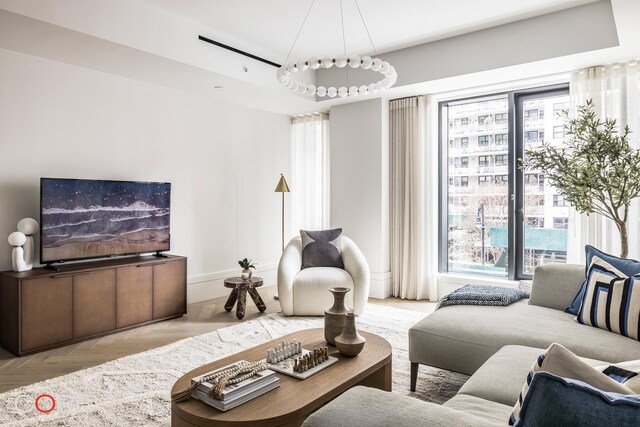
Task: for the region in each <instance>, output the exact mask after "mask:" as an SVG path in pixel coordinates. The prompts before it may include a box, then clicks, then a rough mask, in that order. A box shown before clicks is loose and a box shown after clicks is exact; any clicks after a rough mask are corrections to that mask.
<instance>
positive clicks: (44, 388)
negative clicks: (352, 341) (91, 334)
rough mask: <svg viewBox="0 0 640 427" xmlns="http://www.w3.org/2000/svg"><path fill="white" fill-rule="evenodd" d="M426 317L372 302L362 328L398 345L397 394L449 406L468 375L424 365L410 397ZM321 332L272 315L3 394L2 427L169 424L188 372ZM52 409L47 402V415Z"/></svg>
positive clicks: (304, 321)
mask: <svg viewBox="0 0 640 427" xmlns="http://www.w3.org/2000/svg"><path fill="white" fill-rule="evenodd" d="M423 317H424V313H420V312H415V311H408V310H401V309H397V308H393V307H384V306H379V305H374V304H369V305H368V307H367V311H366V313H365V314H363V315H362V316H360V317H359V318H358V319H357V326H358V328H359V329H361V330H364V331H368V332H372V333H375V334H378V335H380V336H382V337H384V338H385V339H386V340H388V341H389V342H390V343H391V345H392V347H393V390H394V392H396V393H401V394H405V395H412V396H415V397H418V398H420V399H423V400H428V401H433V402H436V403H442V402H444V401H446V400H447V399H449V398H450V397H452V396H453V395H454V394H455V393H456V392H457V391H458V389H459V388H460V386H461V385H462V384H463V383H464V381H466V379H467V378H468V377H467V376H465V375H461V374H456V373H452V372H448V371H442V370H438V369H430V368H427V367H424V366H421V368H420V378H419V381H418V387H419V389H418V391H417V392H416V393H410V392H409V361H408V358H407V352H408V338H407V332H408V330H409V328H410V327H411V326H412V325H413V324H414V323H416V322H417V321H418V320H420V319H422V318H423ZM322 326H323V319H322V318H321V317H283V316H281V315H278V314H273V315H269V316H264V317H261V318H259V319H256V320H252V321H249V322H245V323H239V324H237V325H234V326H231V327H228V328H224V329H220V330H218V331H214V332H210V333H207V334H203V335H199V336H195V337H192V338H187V339H184V340H181V341H177V342H175V343H173V344H169V345H166V346H163V347H159V348H157V349H154V350H149V351H145V352H142V353H138V354H135V355H132V356H127V357H123V358H121V359H117V360H114V361H111V362H108V363H104V364H102V365H99V366H95V367H93V368H89V369H85V370H82V371H78V372H74V373H72V374H68V375H64V376H61V377H57V378H53V379H51V380H47V381H43V382H40V383H36V384H32V385H29V386H26V387H21V388H18V389H15V390H12V391H9V392H6V393H3V394H0V425H2V426H34V425H37V426H43V427H49V426H73V427H77V426H91V427H101V426H169V424H170V415H171V406H170V397H169V393H170V391H171V387H172V386H173V384H174V383H175V382H176V380H177V379H178V378H180V377H181V376H182V375H184V373H185V372H188V371H190V370H192V369H194V368H196V367H198V366H201V365H204V364H206V363H209V362H211V361H213V360H217V359H220V358H222V357H225V356H228V355H230V354H233V353H236V352H238V351H241V350H243V349H246V348H249V347H253V346H255V345H257V344H260V343H263V342H265V341H268V340H272V339H275V338H278V337H280V336H282V335H286V334H288V333H291V332H295V331H297V330H300V329H308V328H318V327H322ZM44 393H46V394H50V395H52V396H53V397H54V398H55V399H56V407H55V409H54V410H53V411H51V412H50V413H48V414H42V413H39V412H38V411H37V410H36V408H35V407H34V400H35V399H36V397H37V396H39V395H41V394H44ZM49 403H50V400H48V399H46V398H43V399H42V400H41V409H47V408H48V406H47V405H48V404H49Z"/></svg>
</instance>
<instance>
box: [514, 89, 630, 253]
mask: <svg viewBox="0 0 640 427" xmlns="http://www.w3.org/2000/svg"><path fill="white" fill-rule="evenodd" d="M561 114H562V115H563V117H564V119H565V121H564V130H565V136H566V137H565V141H564V144H562V146H553V145H551V144H550V143H549V142H545V143H543V145H542V147H541V148H539V149H527V150H526V151H525V158H524V160H523V159H520V160H521V169H526V170H531V169H535V170H541V171H542V172H544V174H545V178H546V179H548V180H549V183H550V184H551V185H553V186H554V187H555V188H556V189H557V190H558V193H559V194H560V195H562V196H563V197H564V199H565V200H566V201H568V202H569V203H571V205H572V206H573V207H574V208H575V209H576V210H577V211H578V212H580V213H586V214H592V213H595V214H600V215H603V216H605V217H606V218H609V219H610V220H612V221H613V222H614V223H615V225H616V227H617V228H618V231H619V232H620V247H621V253H620V256H621V257H623V258H626V257H627V255H628V253H629V239H628V235H627V221H628V219H629V208H630V206H631V202H632V200H633V199H635V198H636V197H638V195H640V151H639V150H637V149H634V148H632V147H631V146H630V145H629V134H630V133H631V130H630V129H629V127H628V126H625V127H624V129H623V130H622V131H621V132H619V131H618V125H617V122H616V120H615V119H611V118H606V119H605V120H601V119H599V118H598V116H597V114H596V110H595V106H594V104H593V101H592V100H588V101H587V103H586V104H585V105H581V106H579V107H578V115H577V117H575V118H570V117H569V112H568V111H563V112H562V113H561Z"/></svg>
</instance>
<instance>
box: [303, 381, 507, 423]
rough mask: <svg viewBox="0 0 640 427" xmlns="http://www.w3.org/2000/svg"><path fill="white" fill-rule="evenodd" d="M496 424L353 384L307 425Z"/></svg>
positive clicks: (317, 413) (314, 415) (460, 412)
mask: <svg viewBox="0 0 640 427" xmlns="http://www.w3.org/2000/svg"><path fill="white" fill-rule="evenodd" d="M424 425H428V426H432V427H450V426H453V425H455V426H495V425H496V423H495V422H493V421H491V420H489V419H485V418H481V417H477V416H475V415H471V414H468V413H466V412H462V411H458V410H456V409H453V408H449V407H447V406H442V405H437V404H435V403H430V402H423V401H422V400H419V399H415V398H413V397H408V396H401V395H399V394H396V393H389V392H386V391H381V390H378V389H375V388H369V387H362V386H360V387H354V388H352V389H350V390H348V391H346V392H345V393H343V394H342V395H340V396H338V397H337V398H336V399H334V400H332V401H331V402H329V403H328V404H326V405H325V406H323V407H322V408H320V409H319V410H318V411H316V412H314V413H313V414H311V416H309V417H308V418H307V419H306V420H305V422H304V424H303V426H306V427H335V426H349V427H375V426H380V427H388V426H407V427H415V426H424Z"/></svg>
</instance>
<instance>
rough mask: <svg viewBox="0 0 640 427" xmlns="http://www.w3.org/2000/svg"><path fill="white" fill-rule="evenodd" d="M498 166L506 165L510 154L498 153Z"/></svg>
mask: <svg viewBox="0 0 640 427" xmlns="http://www.w3.org/2000/svg"><path fill="white" fill-rule="evenodd" d="M495 164H496V166H504V165H508V164H509V155H508V154H498V155H496V160H495Z"/></svg>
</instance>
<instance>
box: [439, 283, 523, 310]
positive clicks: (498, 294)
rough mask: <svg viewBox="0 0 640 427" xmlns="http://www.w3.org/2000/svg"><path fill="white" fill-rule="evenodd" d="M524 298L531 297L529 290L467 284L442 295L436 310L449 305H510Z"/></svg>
mask: <svg viewBox="0 0 640 427" xmlns="http://www.w3.org/2000/svg"><path fill="white" fill-rule="evenodd" d="M522 298H529V292H527V291H523V290H522V289H514V288H504V287H502V286H483V285H465V286H463V287H461V288H460V289H457V290H455V291H453V292H451V293H450V294H448V295H445V296H444V297H442V299H440V301H439V302H438V305H437V306H436V310H437V309H439V308H442V307H446V306H448V305H509V304H513V303H514V302H516V301H519V300H521V299H522Z"/></svg>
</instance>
